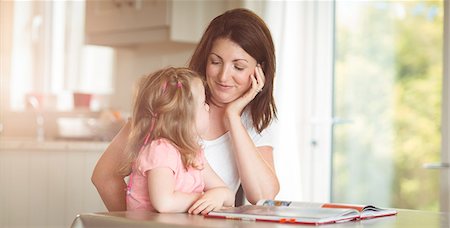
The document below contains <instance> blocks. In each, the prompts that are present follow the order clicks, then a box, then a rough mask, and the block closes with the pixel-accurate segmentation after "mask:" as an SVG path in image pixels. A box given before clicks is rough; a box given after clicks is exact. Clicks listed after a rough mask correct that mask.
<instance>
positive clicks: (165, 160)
mask: <svg viewBox="0 0 450 228" xmlns="http://www.w3.org/2000/svg"><path fill="white" fill-rule="evenodd" d="M198 159H200V162H201V163H203V164H204V163H205V162H206V159H205V156H204V153H203V151H202V152H201V153H200V155H199V158H198ZM161 167H166V168H170V169H171V170H172V171H173V175H174V178H175V191H179V192H186V193H200V192H203V189H204V187H205V182H204V181H203V178H202V176H201V170H198V169H195V168H192V167H189V169H188V170H187V171H186V170H185V169H184V166H183V162H182V161H181V155H180V153H179V152H178V150H177V149H176V148H175V147H174V146H173V145H172V144H171V143H170V142H169V141H168V140H167V139H157V140H154V141H152V142H151V143H150V144H149V145H148V144H147V145H146V146H144V147H143V148H142V150H141V151H140V152H139V155H138V158H137V159H136V161H135V163H134V166H133V171H132V172H131V175H130V179H129V181H128V191H127V210H132V211H135V210H147V211H155V210H154V208H153V207H152V204H151V202H150V198H149V193H148V184H147V183H148V179H147V173H146V172H147V171H149V170H151V169H154V168H161Z"/></svg>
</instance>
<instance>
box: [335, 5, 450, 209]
mask: <svg viewBox="0 0 450 228" xmlns="http://www.w3.org/2000/svg"><path fill="white" fill-rule="evenodd" d="M335 13H336V25H335V26H336V27H335V45H336V46H335V76H334V104H333V105H334V107H333V108H334V116H335V121H334V126H333V158H332V194H331V195H332V196H331V198H332V201H333V202H347V203H363V204H366V203H367V204H376V205H377V206H381V207H395V208H408V209H420V210H434V211H437V210H439V206H440V202H439V199H440V197H439V192H440V184H441V183H440V174H441V173H440V172H441V171H440V170H437V169H426V168H424V163H429V162H436V161H437V162H439V161H441V147H442V144H441V127H442V119H443V118H442V107H443V105H442V104H443V103H442V97H443V89H442V88H443V69H444V60H443V57H444V50H445V49H444V38H443V37H444V1H443V0H441V1H336V12H335ZM447 64H448V63H447Z"/></svg>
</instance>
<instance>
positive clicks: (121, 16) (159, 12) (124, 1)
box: [85, 0, 242, 46]
mask: <svg viewBox="0 0 450 228" xmlns="http://www.w3.org/2000/svg"><path fill="white" fill-rule="evenodd" d="M240 6H242V1H240V0H233V1H225V0H219V1H200V0H172V1H165V0H104V1H98V0H87V1H86V21H85V24H86V29H85V32H86V39H85V42H86V43H87V44H94V45H105V46H127V45H136V44H145V43H152V42H167V41H172V42H183V43H197V42H198V41H199V40H200V38H201V35H202V34H203V31H204V30H205V28H206V26H207V25H208V23H209V22H210V21H211V19H213V18H214V17H215V16H217V15H219V14H221V13H223V12H224V11H226V10H228V9H231V8H236V7H240Z"/></svg>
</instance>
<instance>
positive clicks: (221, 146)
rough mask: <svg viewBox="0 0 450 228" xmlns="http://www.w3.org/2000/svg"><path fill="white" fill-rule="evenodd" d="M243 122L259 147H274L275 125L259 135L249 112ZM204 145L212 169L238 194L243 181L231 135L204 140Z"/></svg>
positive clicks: (245, 113) (244, 115) (242, 118)
mask: <svg viewBox="0 0 450 228" xmlns="http://www.w3.org/2000/svg"><path fill="white" fill-rule="evenodd" d="M241 120H242V123H243V124H244V127H245V128H246V129H247V132H248V133H249V136H250V138H251V139H252V140H253V142H254V143H255V145H256V146H257V147H258V146H272V147H273V136H272V131H273V130H272V125H273V124H271V125H269V126H268V127H267V128H266V129H264V130H263V131H262V132H261V134H259V133H257V131H256V129H255V128H254V127H253V125H252V122H253V121H252V118H251V116H250V115H249V114H248V112H244V114H243V115H242V116H241ZM202 144H203V148H204V151H205V156H206V159H207V160H208V162H209V164H210V165H211V168H212V169H213V170H214V171H215V172H216V173H217V175H219V176H220V177H221V178H222V180H223V181H224V182H225V184H227V185H228V187H229V188H230V189H231V190H232V191H234V192H235V193H236V192H237V190H238V188H239V185H240V183H241V181H240V178H239V174H238V170H237V167H236V161H235V159H234V153H233V151H232V146H231V138H230V133H229V132H226V133H225V134H223V135H222V136H220V137H219V138H217V139H214V140H202Z"/></svg>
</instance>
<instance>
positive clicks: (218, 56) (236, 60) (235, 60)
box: [210, 52, 248, 63]
mask: <svg viewBox="0 0 450 228" xmlns="http://www.w3.org/2000/svg"><path fill="white" fill-rule="evenodd" d="M210 55H214V56H216V57H217V58H219V59H220V60H223V58H222V57H221V56H220V55H218V54H216V53H214V52H211V53H210ZM238 61H245V62H247V63H248V60H246V59H233V61H232V62H238Z"/></svg>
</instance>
